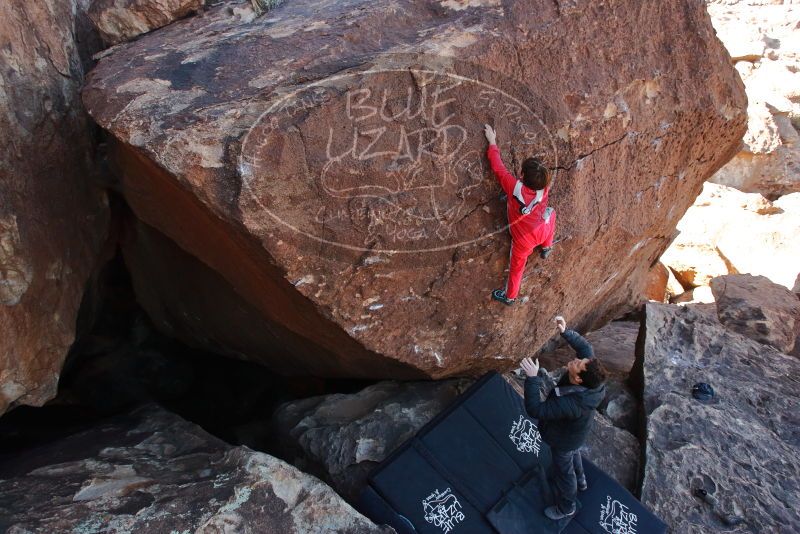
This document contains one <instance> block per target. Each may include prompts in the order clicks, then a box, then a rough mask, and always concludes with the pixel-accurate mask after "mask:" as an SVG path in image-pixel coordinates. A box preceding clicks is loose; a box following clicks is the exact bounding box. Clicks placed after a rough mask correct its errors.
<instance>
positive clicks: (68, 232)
mask: <svg viewBox="0 0 800 534" xmlns="http://www.w3.org/2000/svg"><path fill="white" fill-rule="evenodd" d="M75 12H76V6H75V2H73V1H60V0H59V1H55V0H52V1H51V0H42V1H40V2H2V3H0V50H3V53H2V54H0V147H2V148H0V150H1V151H2V155H1V156H0V414H2V413H3V412H5V411H6V410H7V409H8V408H9V407H13V406H15V405H18V404H29V405H41V404H42V403H44V402H45V401H47V400H49V399H50V398H52V397H53V396H54V395H55V392H56V385H57V383H58V376H59V373H60V371H61V364H62V362H63V360H64V357H65V356H66V353H67V350H68V349H69V347H70V345H71V344H72V341H73V339H74V337H75V321H76V317H77V314H78V307H79V305H80V303H81V298H82V297H83V294H84V290H85V287H86V283H87V280H88V279H89V277H90V274H91V272H92V270H93V268H94V267H95V264H96V262H97V260H98V255H99V251H100V248H101V245H102V243H103V240H104V239H105V236H106V234H107V231H108V228H107V227H108V206H107V199H106V197H105V193H104V192H102V191H101V190H100V189H99V188H97V187H95V186H94V185H93V183H92V176H91V157H92V150H93V147H92V143H91V131H90V129H89V121H88V120H87V118H86V115H85V112H84V111H83V108H82V105H81V102H80V99H79V96H78V90H79V88H80V86H81V84H82V83H83V70H82V67H81V63H80V58H79V53H78V50H77V45H76V42H75V37H74V33H75V31H76V29H75V24H76V22H75Z"/></svg>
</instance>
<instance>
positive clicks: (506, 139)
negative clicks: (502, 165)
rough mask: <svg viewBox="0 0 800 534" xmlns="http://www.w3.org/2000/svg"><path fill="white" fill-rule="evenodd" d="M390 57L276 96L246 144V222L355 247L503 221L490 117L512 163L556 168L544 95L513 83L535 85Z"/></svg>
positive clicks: (451, 237) (415, 240) (429, 240)
mask: <svg viewBox="0 0 800 534" xmlns="http://www.w3.org/2000/svg"><path fill="white" fill-rule="evenodd" d="M422 59H423V58H414V62H415V63H416V64H419V63H420V62H421V61H422ZM382 62H383V63H385V64H386V65H387V66H383V67H380V68H378V67H375V68H372V69H369V70H360V71H359V70H356V71H353V72H346V73H342V74H337V75H333V76H329V77H323V78H322V79H320V80H317V81H312V82H310V83H304V84H300V85H299V87H298V89H296V90H294V91H292V92H290V93H286V94H279V95H274V96H273V97H272V98H271V99H270V100H269V102H270V105H269V107H268V109H266V110H265V111H264V112H263V113H262V114H261V115H260V116H259V118H258V120H257V121H256V122H255V124H254V125H253V126H252V127H250V128H249V130H248V131H247V133H246V134H245V136H244V137H243V139H242V143H241V154H240V156H239V165H238V171H239V174H240V175H241V178H242V186H243V187H242V193H244V194H245V196H244V197H241V198H240V204H242V206H241V207H242V208H243V211H244V212H245V213H246V214H247V217H246V219H247V221H248V224H250V225H253V224H257V225H260V226H264V227H265V228H264V230H267V231H269V230H271V229H272V228H275V227H276V224H275V223H278V224H277V227H280V228H282V229H288V230H290V231H292V232H296V233H300V234H303V235H304V236H306V237H308V238H311V239H313V240H315V241H318V242H321V243H324V244H326V245H334V246H337V247H340V248H342V249H345V250H350V251H354V252H368V253H370V254H381V253H385V254H397V253H419V252H438V251H445V250H449V249H452V248H456V247H459V246H463V245H468V244H472V243H476V242H478V241H480V240H483V239H486V238H488V237H491V236H492V235H495V234H498V233H501V232H503V231H505V230H506V229H507V218H506V217H505V211H504V205H503V204H502V203H501V202H498V201H497V199H498V196H499V191H500V190H499V186H498V185H497V184H496V182H495V180H494V179H493V178H492V174H491V170H490V168H489V165H488V161H487V160H486V155H485V151H486V141H485V139H484V138H483V123H485V122H493V123H494V126H495V127H496V128H497V130H498V133H499V139H500V141H501V142H500V145H501V147H503V148H504V150H508V152H506V153H505V154H504V156H505V157H506V160H507V161H506V163H507V164H508V165H509V168H514V167H515V166H517V165H519V159H520V158H521V157H523V156H525V157H527V156H537V157H541V158H542V159H544V160H545V161H546V162H547V163H548V165H550V166H551V167H553V168H556V169H557V167H558V165H559V163H558V155H557V149H556V142H555V140H554V137H553V136H552V135H551V134H550V132H549V130H548V129H547V127H546V126H545V124H544V122H543V121H542V120H541V119H540V118H539V117H538V115H537V113H535V112H534V111H533V109H532V107H533V106H529V105H528V104H529V103H536V107H535V109H537V112H541V108H542V107H543V106H545V105H546V99H543V100H542V101H541V102H539V99H538V98H534V97H532V96H531V95H529V94H527V93H526V94H522V93H521V94H519V95H516V96H515V95H512V94H509V93H508V90H514V91H517V92H524V91H528V90H529V89H526V88H523V87H522V86H520V84H519V83H518V82H514V81H510V80H506V81H504V82H502V87H503V89H500V88H498V87H496V85H497V84H499V83H500V81H499V75H498V74H494V73H493V74H492V80H493V82H494V85H492V84H488V83H486V82H483V81H481V80H477V79H474V78H471V77H466V76H461V75H458V74H455V73H453V72H450V71H449V70H448V72H443V71H439V70H436V69H432V68H412V67H409V66H407V65H404V60H403V58H397V59H396V60H393V61H390V60H389V59H384V60H382ZM431 62H432V63H433V64H438V63H437V62H436V61H434V60H431ZM395 64H397V65H398V66H397V67H395V66H391V67H390V66H388V65H395ZM467 70H469V71H475V69H474V68H473V69H467ZM512 148H513V153H512ZM556 172H557V171H556ZM242 199H244V200H245V202H244V203H243V202H242ZM264 215H267V216H268V217H265V216H264Z"/></svg>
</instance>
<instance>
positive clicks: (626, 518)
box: [600, 495, 639, 534]
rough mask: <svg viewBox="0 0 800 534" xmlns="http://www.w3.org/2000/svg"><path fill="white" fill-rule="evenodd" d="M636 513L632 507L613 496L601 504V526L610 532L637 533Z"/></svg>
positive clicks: (615, 533) (613, 533)
mask: <svg viewBox="0 0 800 534" xmlns="http://www.w3.org/2000/svg"><path fill="white" fill-rule="evenodd" d="M638 519H639V518H638V517H637V516H636V514H634V513H632V512H631V511H630V508H628V507H627V506H625V505H624V504H622V503H621V502H619V501H618V500H616V499H612V498H611V496H610V495H609V496H607V497H606V504H603V505H600V526H601V527H603V530H605V531H606V532H608V533H609V534H636V521H638Z"/></svg>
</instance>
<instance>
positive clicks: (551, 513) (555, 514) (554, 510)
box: [544, 504, 577, 521]
mask: <svg viewBox="0 0 800 534" xmlns="http://www.w3.org/2000/svg"><path fill="white" fill-rule="evenodd" d="M576 509H577V506H575V505H574V504H573V505H572V510H571V511H570V512H569V513H564V512H562V511H561V510H559V509H558V506H548V507H547V508H545V509H544V515H546V516H547V517H548V518H550V519H552V520H553V521H559V520H561V519H564V518H565V517H572V516H573V515H575V510H576Z"/></svg>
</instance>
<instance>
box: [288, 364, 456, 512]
mask: <svg viewBox="0 0 800 534" xmlns="http://www.w3.org/2000/svg"><path fill="white" fill-rule="evenodd" d="M470 383H471V381H470V380H468V379H460V380H459V379H456V380H445V381H439V382H379V383H377V384H375V385H373V386H369V387H367V388H365V389H363V390H361V391H359V392H357V393H353V394H349V395H345V394H336V395H324V396H321V397H312V398H309V399H303V400H300V401H292V402H288V403H286V404H284V405H282V406H280V407H279V408H278V409H277V410H276V412H275V414H274V415H273V428H274V429H275V434H274V435H275V436H276V437H277V440H276V441H278V442H279V443H280V444H281V447H280V448H281V449H282V456H283V457H284V458H286V459H287V460H289V461H291V463H292V464H294V465H296V466H298V467H300V468H301V469H303V470H304V471H309V472H313V473H314V474H316V475H318V476H319V477H321V478H322V479H324V480H326V481H327V482H328V483H329V484H331V485H333V487H334V488H335V489H336V491H337V492H339V494H340V495H342V496H344V497H345V498H346V499H348V500H349V501H350V502H356V501H357V499H358V495H359V493H360V492H361V490H362V489H363V488H364V486H365V484H366V480H367V475H368V474H369V473H370V471H372V470H373V469H374V468H375V467H376V466H377V465H378V464H379V463H380V462H382V461H383V460H384V459H386V457H388V456H389V454H390V453H391V452H392V451H393V450H395V449H396V448H397V447H399V446H400V445H402V444H403V443H404V442H405V441H406V440H408V439H410V438H411V437H412V436H414V434H415V433H416V432H417V431H418V430H419V429H420V428H422V426H423V425H424V424H425V423H427V422H428V421H430V420H431V419H433V417H434V416H435V415H437V414H438V413H439V412H441V411H442V410H444V409H445V408H447V406H448V405H449V404H450V403H451V402H453V401H454V400H455V398H456V397H458V395H459V394H461V393H463V392H464V391H465V390H466V389H467V387H468V386H469V385H470Z"/></svg>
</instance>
